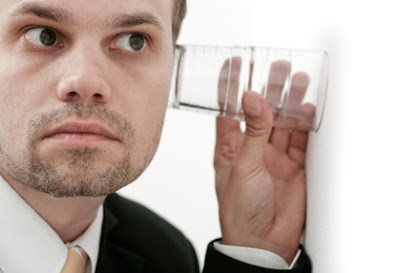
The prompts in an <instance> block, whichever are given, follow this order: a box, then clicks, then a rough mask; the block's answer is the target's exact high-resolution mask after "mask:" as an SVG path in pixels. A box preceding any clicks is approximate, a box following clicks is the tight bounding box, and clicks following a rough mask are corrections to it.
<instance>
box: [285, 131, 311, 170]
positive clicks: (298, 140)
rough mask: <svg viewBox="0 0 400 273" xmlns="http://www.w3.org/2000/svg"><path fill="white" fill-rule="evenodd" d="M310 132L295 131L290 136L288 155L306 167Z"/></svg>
mask: <svg viewBox="0 0 400 273" xmlns="http://www.w3.org/2000/svg"><path fill="white" fill-rule="evenodd" d="M307 140H308V132H306V131H293V132H292V136H291V138H290V143H289V148H288V155H289V157H290V158H291V159H292V160H294V161H295V162H296V163H297V164H299V165H300V166H301V167H304V164H305V157H306V150H307Z"/></svg>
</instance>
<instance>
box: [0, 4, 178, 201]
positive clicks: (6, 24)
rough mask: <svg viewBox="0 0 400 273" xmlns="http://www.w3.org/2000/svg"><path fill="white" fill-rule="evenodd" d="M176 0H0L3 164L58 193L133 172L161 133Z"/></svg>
mask: <svg viewBox="0 0 400 273" xmlns="http://www.w3.org/2000/svg"><path fill="white" fill-rule="evenodd" d="M185 4H186V3H185V1H182V0H169V1H166V0H146V1H144V0H117V1H108V0H86V1H81V0H68V1H65V0H52V1H49V0H32V1H30V0H28V1H23V0H5V1H2V2H1V3H0V26H1V28H2V32H1V34H0V174H1V175H2V176H3V177H4V178H6V179H7V180H13V181H18V182H20V183H23V184H25V185H27V186H29V187H31V188H34V189H36V190H39V191H43V192H46V193H49V194H51V195H54V196H79V195H82V196H98V195H106V194H109V193H111V192H114V191H116V190H118V189H119V188H121V187H123V186H125V185H126V184H128V183H129V182H131V181H133V180H135V179H136V178H137V177H138V176H139V175H140V174H141V173H142V172H143V170H144V169H145V168H146V167H147V166H148V164H149V162H150V161H151V159H152V157H153V155H154V153H155V151H156V149H157V146H158V142H159V138H160V133H161V129H162V124H163V120H164V115H165V108H166V104H167V100H168V92H169V85H170V78H171V74H172V68H173V52H174V44H175V39H176V37H177V35H178V33H179V29H180V24H181V22H182V19H183V16H184V14H185V10H186V7H185Z"/></svg>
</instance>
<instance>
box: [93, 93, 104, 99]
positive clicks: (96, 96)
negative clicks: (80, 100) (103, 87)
mask: <svg viewBox="0 0 400 273" xmlns="http://www.w3.org/2000/svg"><path fill="white" fill-rule="evenodd" d="M93 96H94V97H95V98H101V97H102V96H101V94H99V93H96V94H94V95H93Z"/></svg>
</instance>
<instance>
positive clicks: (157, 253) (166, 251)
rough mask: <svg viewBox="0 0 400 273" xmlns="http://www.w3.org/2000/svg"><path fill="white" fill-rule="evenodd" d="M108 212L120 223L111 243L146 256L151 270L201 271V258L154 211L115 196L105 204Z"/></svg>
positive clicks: (182, 237)
mask: <svg viewBox="0 0 400 273" xmlns="http://www.w3.org/2000/svg"><path fill="white" fill-rule="evenodd" d="M104 210H109V211H110V212H111V213H112V214H113V215H114V216H115V218H116V219H117V221H118V222H119V223H118V224H117V225H116V226H115V228H114V229H113V230H112V232H110V234H109V236H108V237H109V240H111V241H112V242H113V243H114V244H117V245H119V246H121V247H123V248H125V249H128V250H129V251H132V252H135V253H136V254H138V255H140V256H142V257H143V258H144V260H145V261H146V264H147V266H149V267H154V268H155V269H156V268H158V267H160V268H163V272H169V271H167V268H173V269H175V270H176V269H178V268H179V267H182V268H185V270H188V268H192V269H193V270H190V271H186V272H197V271H198V262H197V257H196V254H195V252H194V250H193V247H192V244H191V243H190V241H189V240H188V239H187V238H186V237H185V236H184V235H183V234H182V232H181V231H179V230H178V229H177V228H176V227H174V226H173V225H172V224H170V223H169V222H168V221H166V220H165V219H163V218H162V217H160V216H159V215H157V214H156V213H154V212H153V211H151V210H150V209H148V208H146V207H145V206H143V205H141V204H139V203H137V202H134V201H132V200H129V199H127V198H124V197H122V196H120V195H118V194H111V195H109V196H108V197H107V198H106V200H105V202H104ZM104 215H105V216H106V214H104ZM155 272H156V271H155ZM175 272H180V271H179V270H178V271H175ZM182 272H183V271H182Z"/></svg>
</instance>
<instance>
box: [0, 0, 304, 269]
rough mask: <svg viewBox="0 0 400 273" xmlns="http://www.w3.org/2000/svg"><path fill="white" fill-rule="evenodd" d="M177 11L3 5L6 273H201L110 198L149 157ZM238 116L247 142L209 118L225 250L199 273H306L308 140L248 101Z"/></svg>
mask: <svg viewBox="0 0 400 273" xmlns="http://www.w3.org/2000/svg"><path fill="white" fill-rule="evenodd" d="M184 11H185V2H184V1H181V0H147V1H143V0H117V1H106V0H100V1H99V0H86V1H81V0H68V1H63V0H52V1H48V0H27V1H23V0H4V1H1V2H0V16H1V17H0V25H1V27H2V30H3V31H2V32H1V34H0V60H1V62H0V96H1V101H0V117H1V118H0V174H1V177H2V179H1V181H0V207H1V209H0V213H1V215H2V224H1V227H0V232H1V233H0V268H1V270H2V271H3V272H4V273H17V272H18V273H20V272H42V273H43V272H60V271H61V270H66V269H65V268H67V267H68V263H69V261H70V257H72V256H73V255H74V254H71V253H72V252H73V251H72V252H71V251H68V248H70V247H79V249H80V250H78V252H80V253H81V254H82V257H83V260H82V261H83V262H85V261H87V263H86V264H84V266H83V267H82V268H83V270H86V272H174V273H179V272H182V273H191V272H198V271H199V269H198V265H197V260H196V256H195V254H194V252H193V248H192V246H191V245H190V243H189V242H188V241H187V239H185V237H184V236H183V235H182V234H181V233H180V232H179V231H177V230H176V229H175V228H173V227H172V226H171V225H170V224H168V223H167V222H165V221H164V220H162V219H161V218H159V217H158V216H156V215H155V214H154V213H152V212H150V211H149V210H147V209H146V208H143V207H141V206H140V205H138V204H136V203H133V202H131V201H128V200H126V199H123V198H121V197H120V196H118V195H116V194H114V192H116V191H117V190H118V189H120V188H121V187H123V186H125V185H127V184H129V183H130V182H131V181H134V180H135V179H136V178H137V177H138V176H139V175H140V174H141V173H142V172H143V171H144V169H145V168H146V167H147V166H148V164H149V162H150V161H151V159H152V157H153V155H154V153H155V151H156V149H157V145H158V143H159V138H160V132H161V128H162V124H163V119H164V114H165V109H166V104H167V99H168V92H169V85H170V78H171V74H172V67H173V54H174V46H175V42H176V38H177V35H178V33H179V28H180V24H181V21H182V19H183V16H184ZM283 67H285V65H283ZM243 108H244V112H245V118H246V132H245V133H244V134H243V133H242V132H241V131H240V128H239V125H238V123H237V122H236V121H233V120H229V119H222V118H219V119H218V121H217V143H216V151H215V169H216V189H217V195H218V200H219V207H220V221H221V230H222V239H221V240H217V241H216V242H212V243H210V245H209V248H208V252H207V257H206V262H205V267H204V272H277V271H276V270H273V269H268V268H267V267H271V266H272V267H274V268H279V267H280V268H282V269H283V268H285V267H286V269H288V267H289V265H291V264H292V267H293V269H291V272H310V271H311V265H310V262H309V259H308V258H307V256H306V253H305V251H304V250H300V251H299V240H300V236H301V233H302V228H303V224H304V214H305V173H304V162H305V158H304V155H305V149H306V142H307V134H306V133H305V132H298V131H293V132H292V133H290V132H289V131H288V130H284V129H277V128H275V129H272V112H271V110H270V108H269V106H268V103H267V102H266V100H265V99H263V98H262V97H261V96H259V95H258V94H256V93H254V92H248V93H247V94H246V95H245V96H244V99H243ZM67 253H70V254H68V258H67ZM259 256H261V257H262V258H261V261H257V258H259ZM263 257H266V258H263ZM266 259H267V260H266ZM66 260H67V262H66ZM82 261H81V262H82ZM265 263H267V264H265ZM63 272H66V271H63ZM76 272H77V271H76Z"/></svg>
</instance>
